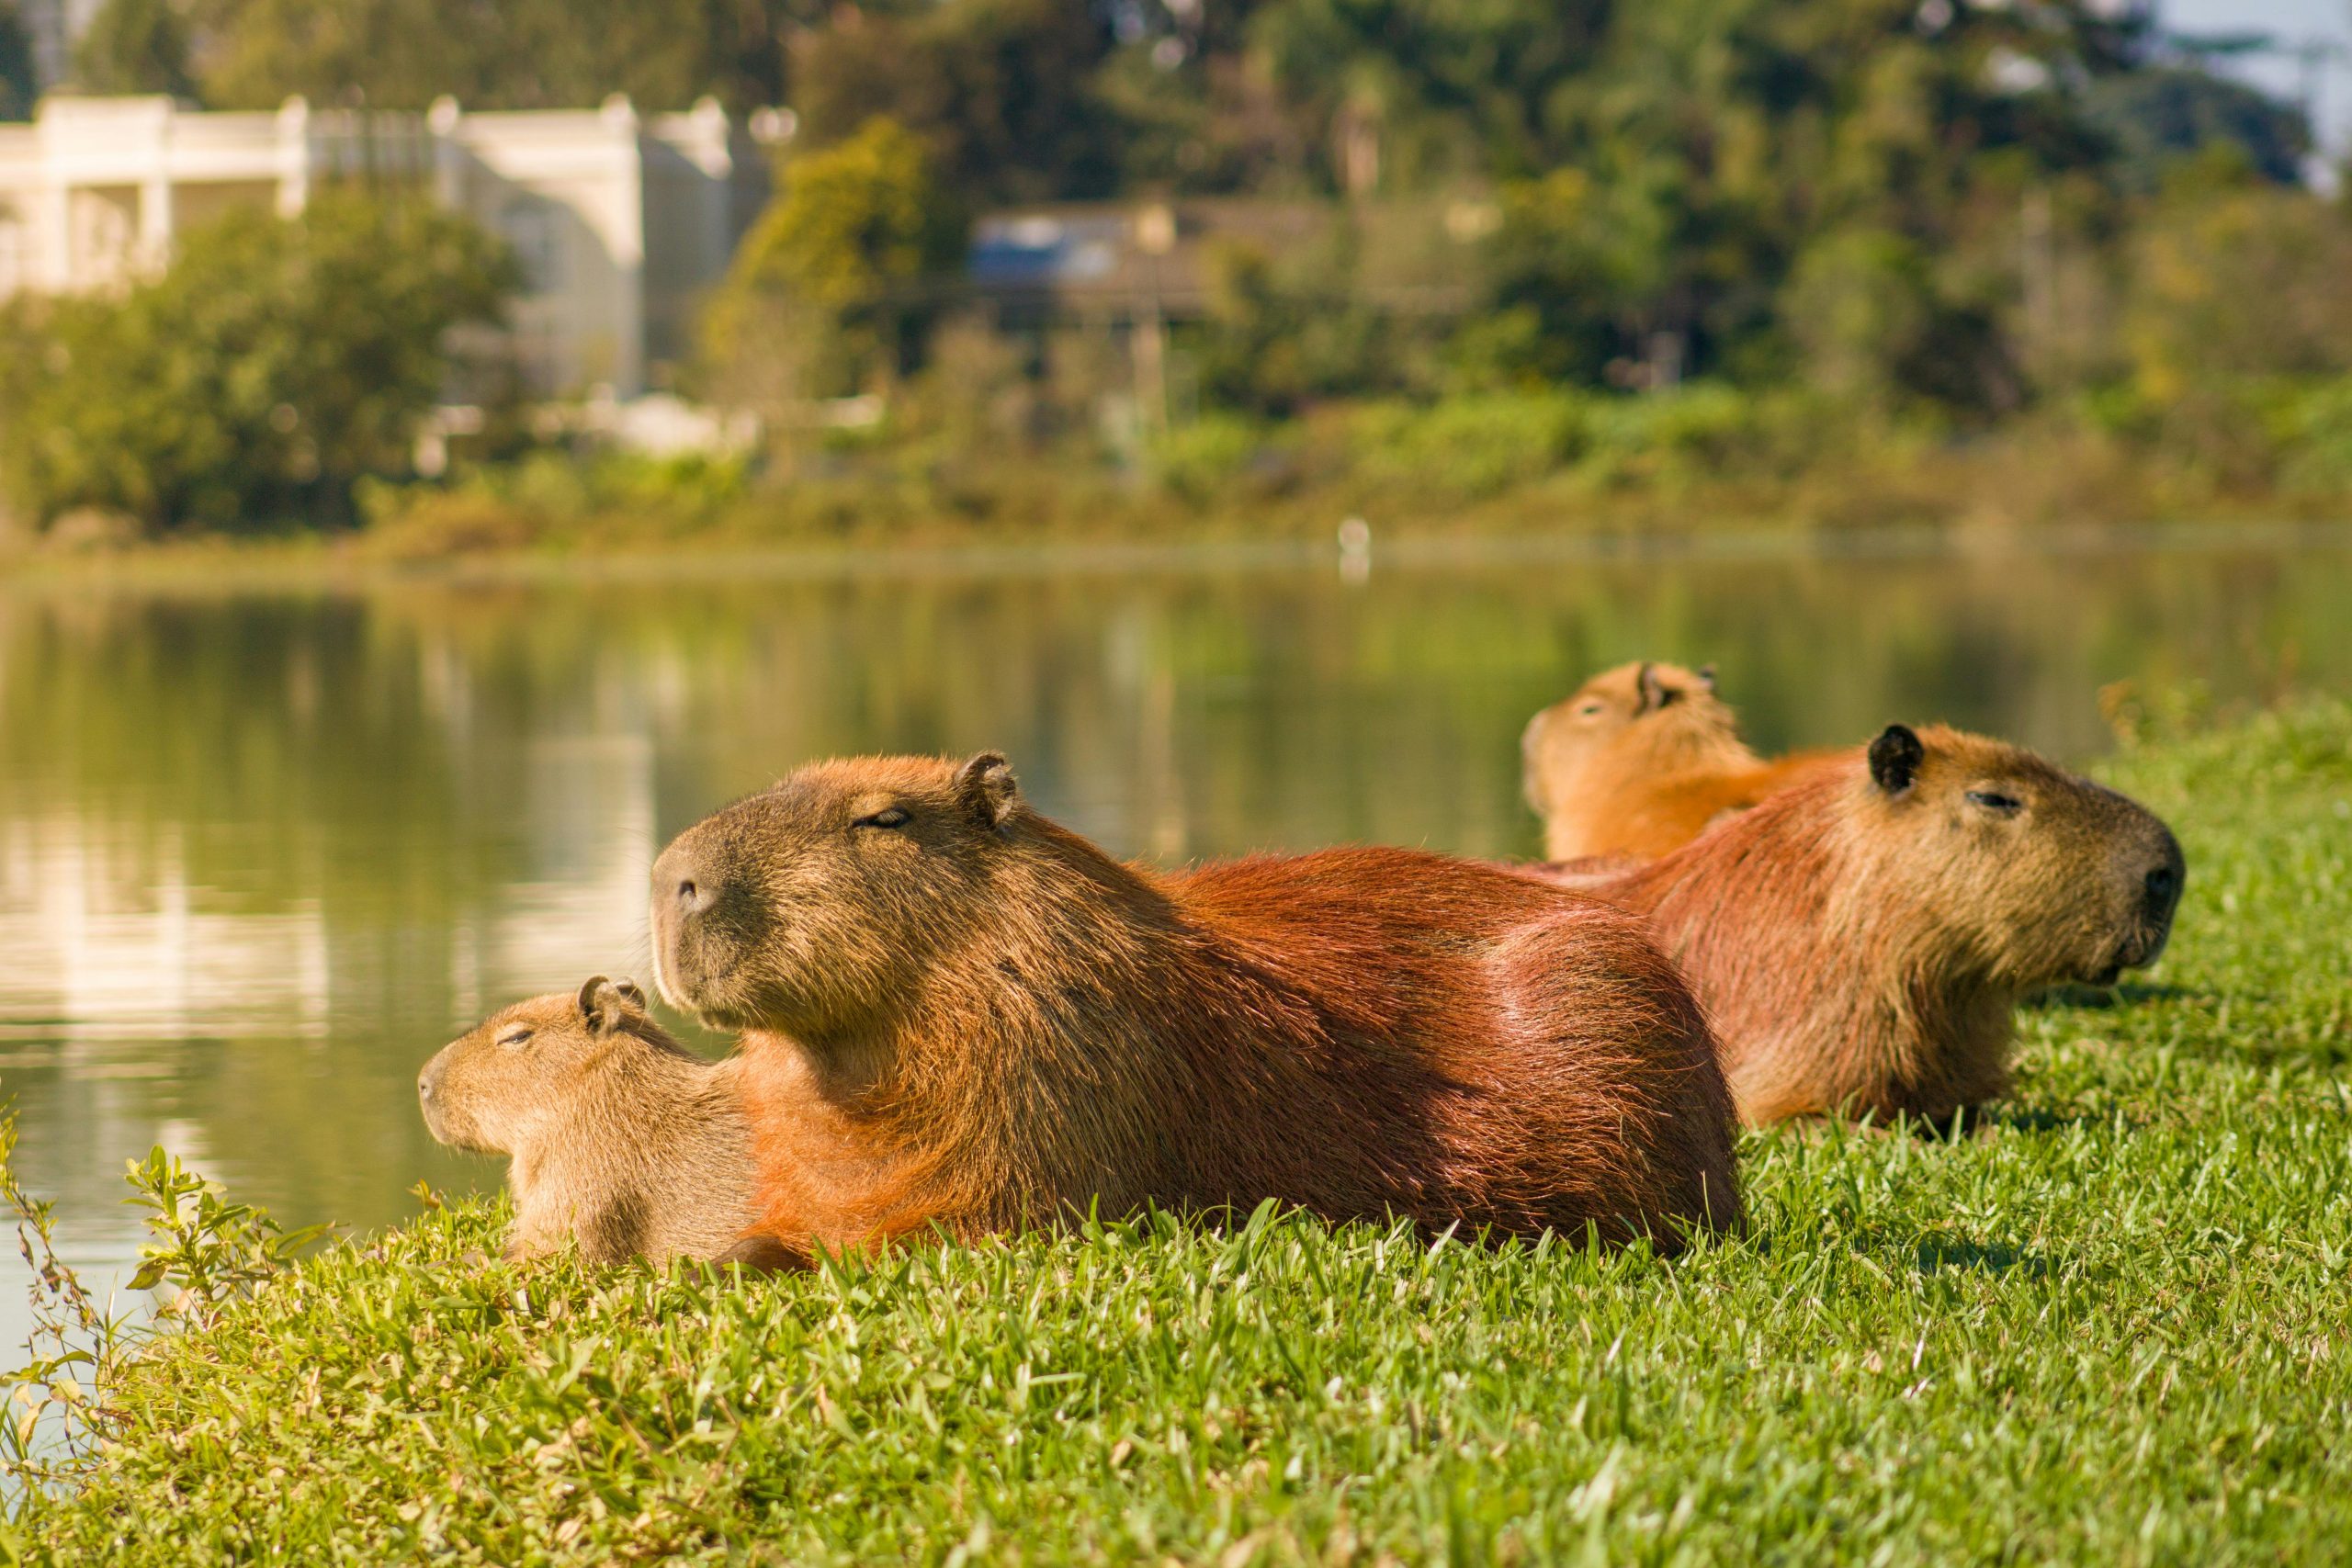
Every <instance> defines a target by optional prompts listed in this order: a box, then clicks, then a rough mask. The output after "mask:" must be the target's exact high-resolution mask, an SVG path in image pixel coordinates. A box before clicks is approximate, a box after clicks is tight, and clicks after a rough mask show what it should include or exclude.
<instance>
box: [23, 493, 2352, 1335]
mask: <svg viewBox="0 0 2352 1568" xmlns="http://www.w3.org/2000/svg"><path fill="white" fill-rule="evenodd" d="M2223 537H2226V538H2232V539H2234V540H2236V541H2237V542H2236V543H2231V544H2217V543H2216V542H2215V536H2174V537H2163V536H2139V537H2136V538H2128V539H2119V538H2114V537H2108V536H2082V537H2070V538H2067V539H2064V540H2062V541H2057V542H2055V545H2054V546H2053V545H2052V544H2051V543H2047V542H2046V543H2045V544H2044V546H2043V547H2041V549H2039V550H2036V551H2025V552H2018V551H2015V550H2006V549H2002V548H1997V547H1984V548H1979V549H1975V550H1972V551H1964V552H1960V553H1951V552H1945V551H1940V550H1933V549H1925V548H1914V547H1900V548H1889V549H1883V550H1882V551H1880V552H1879V553H1876V554H1871V555H1860V556H1858V555H1850V554H1849V555H1845V556H1840V557H1819V556H1801V555H1792V554H1787V553H1781V552H1775V551H1771V550H1765V549H1758V548H1750V547H1746V546H1744V545H1740V544H1736V543H1735V544H1733V545H1729V546H1724V547H1716V548H1715V549H1713V550H1712V551H1709V552H1707V553H1704V554H1701V555H1696V556H1688V557H1681V558H1655V559H1631V558H1615V559H1611V558H1595V557H1591V556H1589V555H1586V556H1579V555H1577V554H1576V553H1574V552H1572V551H1566V550H1560V549H1554V550H1548V551H1547V550H1544V549H1535V548H1524V547H1484V548H1482V549H1476V550H1456V551H1453V552H1451V553H1448V552H1443V551H1437V550H1430V551H1422V552H1415V553H1414V554H1413V555H1411V556H1409V557H1403V558H1400V556H1399V554H1398V553H1397V552H1385V553H1382V552H1375V557H1374V570H1373V571H1372V573H1371V576H1370V578H1369V580H1368V581H1363V582H1362V583H1356V584H1351V583H1348V582H1344V581H1341V580H1340V575H1339V573H1338V571H1337V570H1335V559H1336V558H1335V557H1333V556H1320V555H1318V556H1311V557H1310V556H1306V555H1304V554H1302V555H1297V556H1293V555H1288V554H1284V553H1283V552H1269V553H1266V554H1262V555H1256V556H1252V555H1248V554H1232V553H1228V554H1226V555H1221V556H1219V555H1182V554H1177V555H1166V554H1159V555H1141V556H1136V557H1132V558H1107V559H1106V558H1094V559H1091V560H1090V559H1087V558H1050V557H1047V558H1021V557H1003V558H986V559H980V560H967V561H961V562H955V561H949V562H941V561H937V560H933V561H931V562H928V563H923V562H893V561H890V560H887V559H875V560H868V561H865V562H864V563H860V565H859V568H858V570H828V571H819V572H810V571H809V570H800V571H798V572H797V573H796V572H793V571H788V570H782V569H781V568H771V569H769V570H754V569H752V568H749V567H745V566H743V565H741V563H701V564H699V565H688V566H685V567H682V568H680V569H678V570H674V571H673V572H671V573H669V574H667V575H656V576H648V575H646V574H645V573H644V572H643V571H642V570H639V569H636V568H627V567H606V568H604V569H602V570H585V569H583V570H579V571H576V572H572V573H569V574H562V573H543V574H538V575H536V576H527V577H506V578H496V577H492V578H484V579H480V580H475V581H458V580H451V579H440V580H429V581H420V580H414V579H405V580H404V579H385V580H380V581H362V582H360V583H357V584H356V585H351V586H338V587H334V588H326V587H316V586H313V587H308V588H299V589H277V590H261V589H252V590H238V591H221V590H214V591H206V592H197V591H191V590H187V589H178V590H170V591H164V590H134V589H128V588H106V587H100V586H97V585H94V584H92V583H90V582H86V581H83V582H49V583H33V584H18V585H16V586H15V587H13V588H10V587H0V953H5V954H6V962H5V964H0V1092H5V1094H6V1096H8V1097H10V1098H12V1099H13V1100H15V1102H16V1104H17V1107H18V1109H19V1111H20V1112H21V1116H22V1122H23V1143H22V1147H21V1152H20V1156H19V1159H20V1167H21V1169H22V1171H23V1174H24V1177H25V1179H26V1180H27V1182H28V1185H30V1186H31V1187H32V1188H33V1189H34V1190H37V1191H40V1192H45V1193H49V1194H52V1195H55V1196H57V1197H59V1198H60V1199H61V1200H62V1212H63V1214H64V1216H65V1224H64V1227H63V1236H64V1240H65V1242H66V1249H67V1252H68V1255H69V1258H71V1260H73V1261H75V1262H76V1263H77V1264H81V1265H85V1266H88V1267H90V1268H91V1269H95V1270H96V1272H97V1273H99V1274H100V1275H104V1274H105V1273H106V1272H107V1271H108V1270H115V1269H119V1268H120V1267H121V1265H122V1263H123V1262H124V1260H126V1259H128V1258H130V1257H131V1256H132V1255H133V1254H134V1252H135V1248H136V1246H137V1242H138V1239H139V1238H138V1236H137V1235H136V1234H135V1232H136V1221H135V1216H133V1215H132V1214H131V1213H130V1212H129V1211H127V1210H125V1209H123V1208H121V1207H120V1206H119V1203H118V1200H119V1198H120V1197H121V1196H122V1195H123V1191H124V1189H123V1188H122V1185H121V1171H122V1167H123V1161H124V1160H125V1158H127V1157H129V1156H137V1155H141V1154H143V1153H144V1152H145V1151H146V1149H147V1148H148V1147H149V1145H153V1144H156V1143H161V1144H163V1145H165V1146H166V1147H168V1148H170V1149H172V1150H173V1151H175V1153H178V1154H179V1155H181V1156H184V1157H185V1158H187V1160H189V1161H190V1162H192V1163H193V1164H194V1165H195V1166H197V1167H198V1168H200V1169H202V1170H204V1171H206V1172H207V1173H209V1174H210V1175H213V1176H215V1177H217V1178H219V1179H221V1180H223V1181H224V1182H226V1183H227V1184H228V1186H229V1188H230V1190H232V1192H233V1193H235V1194H236V1195H238V1196H240V1197H242V1198H245V1199H249V1200H252V1201H259V1202H261V1203H264V1204H266V1205H267V1206H268V1207H270V1208H271V1209H272V1210H273V1211H274V1212H276V1213H278V1214H279V1215H280V1216H281V1217H282V1218H284V1219H286V1220H287V1221H288V1223H289V1224H290V1223H306V1222H309V1221H311V1220H315V1219H329V1218H332V1219H336V1220H341V1221H344V1222H346V1223H348V1224H353V1225H356V1226H359V1227H369V1226H378V1225H382V1224H389V1223H392V1222H395V1221H398V1220H400V1219H401V1218H402V1217H403V1216H404V1215H406V1214H408V1213H413V1210H414V1200H413V1199H412V1198H410V1197H409V1196H407V1194H406V1189H408V1188H409V1187H410V1186H412V1185H413V1183H414V1182H416V1181H417V1180H419V1179H424V1180H427V1181H430V1182H432V1183H434V1184H435V1186H436V1187H441V1188H444V1189H447V1190H468V1189H470V1188H474V1187H477V1186H482V1185H486V1184H491V1183H494V1182H495V1181H496V1180H497V1179H498V1176H499V1171H498V1168H497V1167H496V1165H495V1164H493V1163H492V1162H490V1161H487V1160H482V1159H479V1158H468V1157H463V1156H451V1155H448V1154H447V1153H445V1152H444V1151H442V1150H440V1149H439V1148H437V1147H436V1146H435V1145H434V1144H433V1142H432V1140H431V1139H430V1138H429V1137H428V1136H427V1135H426V1134H425V1131H424V1125H423V1123H422V1122H421V1121H420V1120H419V1118H418V1115H417V1111H416V1104H415V1098H414V1089H413V1080H414V1075H415V1071H416V1068H417V1066H419V1064H421V1063H422V1062H423V1060H424V1057H425V1056H426V1055H429V1054H430V1053H431V1052H432V1051H433V1050H435V1048H437V1047H438V1046H439V1045H440V1044H441V1043H443V1042H444V1041H446V1040H447V1039H448V1038H450V1037H451V1036H452V1035H454V1034H455V1033H457V1032H460V1031H461V1030H462V1029H464V1028H465V1027H467V1026H468V1025H469V1024H471V1023H472V1022H473V1021H475V1020H477V1019H478V1018H479V1017H480V1016H481V1014H483V1013H484V1012H486V1011H488V1010H491V1009H492V1008H494V1007H497V1006H499V1005H501V1004H503V1003H504V1002H505V1001H508V1000H510V999H513V998H518V997H522V996H526V995H529V994H532V993H535V992H538V991H544V990H548V989H553V988H558V987H571V986H575V985H576V984H577V983H578V982H579V981H580V980H581V979H582V977H583V976H587V975H589V974H592V973H595V972H598V971H604V972H609V973H614V974H634V975H637V976H648V974H649V970H650V965H649V964H648V963H647V946H646V940H645V926H644V890H645V873H646V868H647V866H648V864H649V863H650V860H651V857H652V855H653V853H654V852H655V851H656V850H657V849H658V848H659V846H660V845H661V844H662V842H663V841H664V840H665V839H666V838H667V837H668V836H669V835H670V834H672V833H673V832H675V831H676V830H677V829H681V828H683V827H684V826H685V825H686V824H688V823H689V822H691V821H693V820H694V819H695V818H696V817H697V816H699V815H701V814H702V813H703V812H705V811H707V810H708V809H709V808H711V807H714V806H717V805H718V804H719V803H721V802H723V801H725V800H727V799H729V798H730V797H732V796H734V795H738V794H741V793H742V792H744V791H747V790H750V789H753V788H756V787H758V786H759V785H761V784H764V783H766V782H768V781H769V780H771V779H772V778H774V777H775V775H776V774H778V773H781V772H783V771H785V770H786V769H788V768H790V767H791V766H792V765H793V764H795V763H797V762H798V761H802V760H803V759H806V758H809V757H815V756H820V755H825V754H828V753H836V752H850V751H876V750H880V751H892V750H921V751H941V752H949V753H962V752H968V751H971V750H979V749H982V748H988V747H993V748H998V749H1001V750H1004V751H1006V752H1008V753H1009V754H1010V755H1011V757H1012V760H1013V762H1014V765H1015V767H1016V769H1017V771H1018V772H1019V773H1020V776H1021V779H1022V783H1023V787H1024V788H1025V789H1026V790H1027V791H1028V793H1029V794H1030V795H1031V796H1032V797H1033V798H1034V799H1035V800H1036V801H1037V802H1038V803H1039V804H1040V805H1041V806H1042V807H1043V808H1044V809H1046V811H1048V812H1049V813H1051V814H1053V815H1055V816H1057V817H1059V818H1063V819H1064V820H1066V821H1069V822H1070V823H1071V824H1073V825H1075V826H1076V827H1078V828H1079V829H1081V830H1083V831H1085V832H1087V833H1090V834H1091V835H1093V836H1094V837H1096V838H1097V839H1099V840H1102V841H1103V842H1104V843H1106V844H1107V845H1109V846H1111V847H1112V848H1113V849H1114V850H1115V851H1117V852H1120V853H1123V854H1130V855H1139V856H1146V857H1150V858H1154V859H1158V860H1162V861H1181V860H1183V859H1186V858H1190V857H1195V856H1209V855H1222V854H1229V853H1233V852H1239V851H1245V850H1254V849H1285V848H1286V849H1305V848H1308V847H1311V846H1315V845H1320V844H1327V843H1330V842H1333V841H1337V840H1374V841H1383V842H1392V843H1406V844H1426V845H1430V846H1432V847H1435V848H1440V849H1445V850H1453V851H1459V852H1465V853H1471V854H1478V855H1511V854H1522V853H1528V852H1532V851H1533V850H1534V848H1535V847H1536V842H1537V840H1536V833H1535V824H1534V822H1533V820H1532V818H1530V817H1529V816H1528V815H1527V814H1526V812H1525V810H1524V808H1523V807H1521V804H1520V801H1519V779H1518V752H1517V739H1518V734H1519V730H1520V727H1521V724H1522V723H1523V722H1524V721H1525V719H1526V717H1527V716H1528V715H1529V714H1530V713H1532V711H1533V710H1534V709H1535V708H1537V707H1538V706H1540V705H1543V704H1544V703H1546V702H1549V701H1551V700H1553V699H1554V698H1555V697H1557V696H1559V695H1561V694H1563V693H1565V692H1566V690H1567V689H1568V688H1569V687H1571V686H1572V685H1574V684H1575V683H1576V682H1577V681H1578V680H1580V679H1581V678H1582V676H1583V675H1584V674H1586V673H1587V672H1589V671H1593V670H1596V669H1599V668H1600V667H1603V666H1605V665H1608V664H1611V663H1613V662H1617V661H1619V660H1625V659H1630V658H1637V657H1645V656H1650V657H1657V658H1666V659H1674V660H1681V661H1684V662H1691V663H1696V662H1699V661H1702V660H1710V659H1712V660H1715V661H1716V662H1717V663H1718V664H1719V665H1720V666H1721V670H1722V681H1723V690H1724V694H1725V695H1726V696H1727V697H1729V698H1730V699H1731V700H1732V701H1733V702H1734V703H1736V705H1738V706H1739V707H1740V709H1741V711H1742V713H1743V714H1744V716H1745V717H1746V721H1747V728H1748V731H1749V734H1750V736H1751V738H1752V739H1754V740H1756V741H1757V742H1758V744H1759V745H1760V746H1763V747H1765V748H1768V749H1779V748H1782V747H1789V746H1802V745H1813V744H1825V743H1834V742H1840V741H1849V740H1854V739H1860V738H1862V737H1864V736H1866V735H1868V734H1870V733H1871V732H1873V731H1874V730H1875V729H1876V728H1879V727H1880V726H1882V725H1883V724H1884V723H1886V722H1887V721H1889V720H1891V719H1898V718H1900V719H1905V720H1911V721H1919V720H1926V719H1933V718H1943V719H1949V720H1951V721H1952V722H1955V723H1959V724H1962V725H1966V726H1969V727H1972V728H1982V729H1986V730H1991V731H1995V732H1997V733H2001V734H2005V735H2008V736H2011V737H2014V738H2017V739H2022V740H2024V741H2026V742H2027V743H2029V744H2031V745H2033V746H2036V747H2038V748H2041V749H2042V750H2047V751H2050V752H2052V753H2054V754H2057V755H2059V756H2061V757H2064V758H2068V759H2073V760H2077V761H2080V760H2085V759H2087V758H2089V757H2091V756H2093V755H2095V754H2096V753H2097V752H2098V750H2100V749H2101V748H2102V747H2103V746H2104V745H2105V744H2106V743H2107V730H2106V728H2105V727H2104V725H2103V723H2102V721H2101V719H2100V717H2099V712H2098V702H2097V694H2098V689H2099V688H2100V687H2101V686H2102V685H2104V684H2106V683H2108V682H2115V681H2122V680H2129V681H2133V682H2139V683H2140V684H2141V686H2142V687H2143V688H2144V689H2147V690H2152V691H2161V690H2164V689H2166V688H2170V687H2175V686H2178V685H2180V684H2182V683H2184V682H2205V683H2207V684H2208V685H2210V687H2211V690H2212V691H2213V693H2214V694H2216V696H2217V697H2219V698H2221V699H2224V700H2229V699H2256V698H2260V697H2262V696H2265V695H2267V694H2271V693H2272V692H2274V691H2275V690H2276V689H2278V688H2279V687H2281V686H2283V685H2285V684H2288V683H2290V682H2292V683H2296V684H2302V685H2322V686H2329V687H2333V688H2336V689H2343V688H2345V687H2346V686H2347V685H2352V614H2347V610H2352V534H2344V533H2319V534H2310V533H2304V534H2269V535H2263V536H2248V535H2244V534H2241V535H2236V536H2223ZM7 1263H8V1269H7V1271H6V1272H5V1273H0V1331H5V1335H6V1338H5V1341H0V1349H4V1348H5V1346H6V1345H14V1344H19V1343H21V1340H22V1337H23V1322H24V1314H23V1309H22V1293H23V1292H22V1283H23V1274H22V1269H21V1266H20V1265H19V1264H18V1263H17V1259H15V1258H13V1257H11V1258H9V1259H8V1260H7Z"/></svg>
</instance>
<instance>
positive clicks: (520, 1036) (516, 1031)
mask: <svg viewBox="0 0 2352 1568" xmlns="http://www.w3.org/2000/svg"><path fill="white" fill-rule="evenodd" d="M530 1040H531V1030H530V1026H529V1025H527V1024H521V1023H518V1024H516V1025H515V1027H513V1028H512V1029H502V1030H500V1031H499V1032H498V1043H500V1044H501V1045H503V1046H505V1047H506V1048H507V1049H508V1050H510V1051H511V1050H513V1049H514V1048H515V1046H517V1045H526V1044H528V1043H530Z"/></svg>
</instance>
